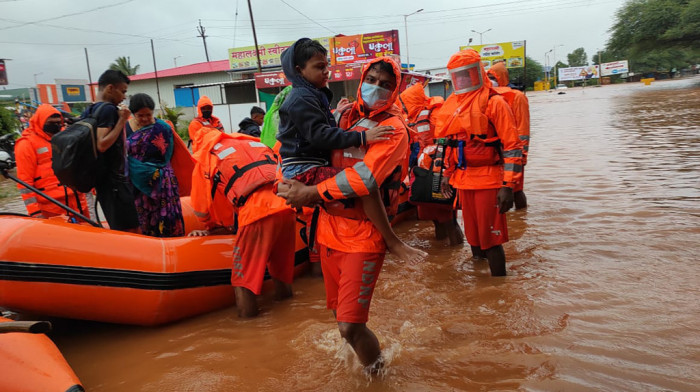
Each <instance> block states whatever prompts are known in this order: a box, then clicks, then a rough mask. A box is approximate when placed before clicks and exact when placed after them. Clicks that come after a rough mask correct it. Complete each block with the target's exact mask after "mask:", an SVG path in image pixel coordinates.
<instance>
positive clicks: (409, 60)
mask: <svg viewBox="0 0 700 392" xmlns="http://www.w3.org/2000/svg"><path fill="white" fill-rule="evenodd" d="M421 11H423V8H421V9H419V10H418V11H415V12H411V13H410V14H408V15H404V16H403V27H404V31H405V32H406V69H407V70H409V71H410V70H411V58H410V57H409V56H408V24H407V22H406V19H408V17H409V16H411V15H413V14H417V13H419V12H421Z"/></svg>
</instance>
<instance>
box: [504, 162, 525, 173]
mask: <svg viewBox="0 0 700 392" xmlns="http://www.w3.org/2000/svg"><path fill="white" fill-rule="evenodd" d="M503 169H504V170H506V171H512V172H514V173H520V172H522V171H523V167H522V166H521V165H518V164H515V163H506V164H505V165H504V166H503Z"/></svg>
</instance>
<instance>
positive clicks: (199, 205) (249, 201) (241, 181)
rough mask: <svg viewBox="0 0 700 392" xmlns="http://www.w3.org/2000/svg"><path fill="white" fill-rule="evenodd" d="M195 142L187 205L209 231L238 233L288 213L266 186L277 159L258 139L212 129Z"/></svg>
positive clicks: (271, 179) (199, 136)
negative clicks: (235, 229) (189, 203)
mask: <svg viewBox="0 0 700 392" xmlns="http://www.w3.org/2000/svg"><path fill="white" fill-rule="evenodd" d="M196 139H197V145H198V146H199V149H197V150H195V151H194V158H195V161H196V163H195V169H194V171H193V174H192V194H191V200H192V207H193V209H194V212H195V215H196V216H197V217H198V218H199V219H200V221H202V222H204V223H205V225H206V226H207V227H208V228H212V227H216V226H224V227H229V228H233V227H234V226H236V225H237V226H238V227H242V226H245V225H248V224H250V223H252V222H255V221H257V220H259V219H262V218H264V217H266V216H269V215H272V214H274V213H277V212H279V211H281V210H289V209H290V208H289V207H288V206H286V204H285V202H284V199H282V198H280V197H278V196H277V195H275V194H274V193H273V192H272V187H271V186H267V185H270V184H272V182H273V181H274V180H275V173H276V169H277V164H278V158H277V156H276V155H275V154H274V152H273V151H272V150H271V149H270V148H269V147H267V146H266V145H264V144H262V143H261V142H260V139H258V138H256V137H252V136H248V135H244V134H238V133H236V134H225V133H222V132H219V131H217V130H215V129H212V128H201V130H200V131H198V133H197V137H196ZM236 215H237V218H238V219H237V220H236Z"/></svg>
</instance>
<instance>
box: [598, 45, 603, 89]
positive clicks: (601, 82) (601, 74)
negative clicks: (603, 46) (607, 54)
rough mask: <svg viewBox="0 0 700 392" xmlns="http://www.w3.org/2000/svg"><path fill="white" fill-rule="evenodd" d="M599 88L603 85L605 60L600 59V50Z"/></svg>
mask: <svg viewBox="0 0 700 392" xmlns="http://www.w3.org/2000/svg"><path fill="white" fill-rule="evenodd" d="M597 63H598V86H600V85H602V84H603V60H601V59H600V49H598V61H597Z"/></svg>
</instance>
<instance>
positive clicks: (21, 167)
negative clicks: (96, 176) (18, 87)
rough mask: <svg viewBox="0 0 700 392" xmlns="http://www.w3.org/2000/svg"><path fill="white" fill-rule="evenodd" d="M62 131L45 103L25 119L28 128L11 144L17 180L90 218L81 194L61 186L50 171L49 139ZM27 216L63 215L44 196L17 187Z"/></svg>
mask: <svg viewBox="0 0 700 392" xmlns="http://www.w3.org/2000/svg"><path fill="white" fill-rule="evenodd" d="M62 128H63V116H61V113H60V112H59V111H58V110H57V109H56V108H54V107H53V106H51V105H49V104H42V105H39V107H38V108H37V110H36V113H35V114H34V115H33V116H32V117H31V119H29V127H28V128H27V129H25V130H24V131H23V132H22V137H20V138H19V139H18V140H17V142H16V143H15V161H16V162H17V177H18V178H19V179H20V180H22V181H24V182H26V183H27V184H29V185H32V186H34V187H35V188H39V189H41V190H42V192H43V193H44V194H46V195H47V196H49V197H52V198H54V199H56V200H58V201H60V202H62V203H63V204H65V205H67V206H68V207H70V208H72V209H74V210H76V211H79V212H81V213H82V214H83V215H85V216H88V217H89V216H90V215H89V211H88V205H87V202H86V200H85V194H83V193H79V192H75V191H73V190H72V189H70V188H68V187H65V186H61V185H60V184H59V182H58V178H56V175H55V174H54V172H53V169H52V168H51V136H53V135H55V134H56V133H58V132H60V131H61V129H62ZM17 188H18V189H19V192H20V194H21V195H22V200H24V205H25V206H26V207H27V213H28V214H29V216H31V217H35V218H50V217H53V216H58V215H66V213H67V212H66V210H64V209H62V208H61V207H59V206H57V205H55V204H53V203H51V202H50V201H48V200H47V199H45V198H44V197H42V196H40V195H38V194H36V193H34V192H33V191H31V190H29V189H27V188H25V187H23V186H22V185H20V184H17Z"/></svg>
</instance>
